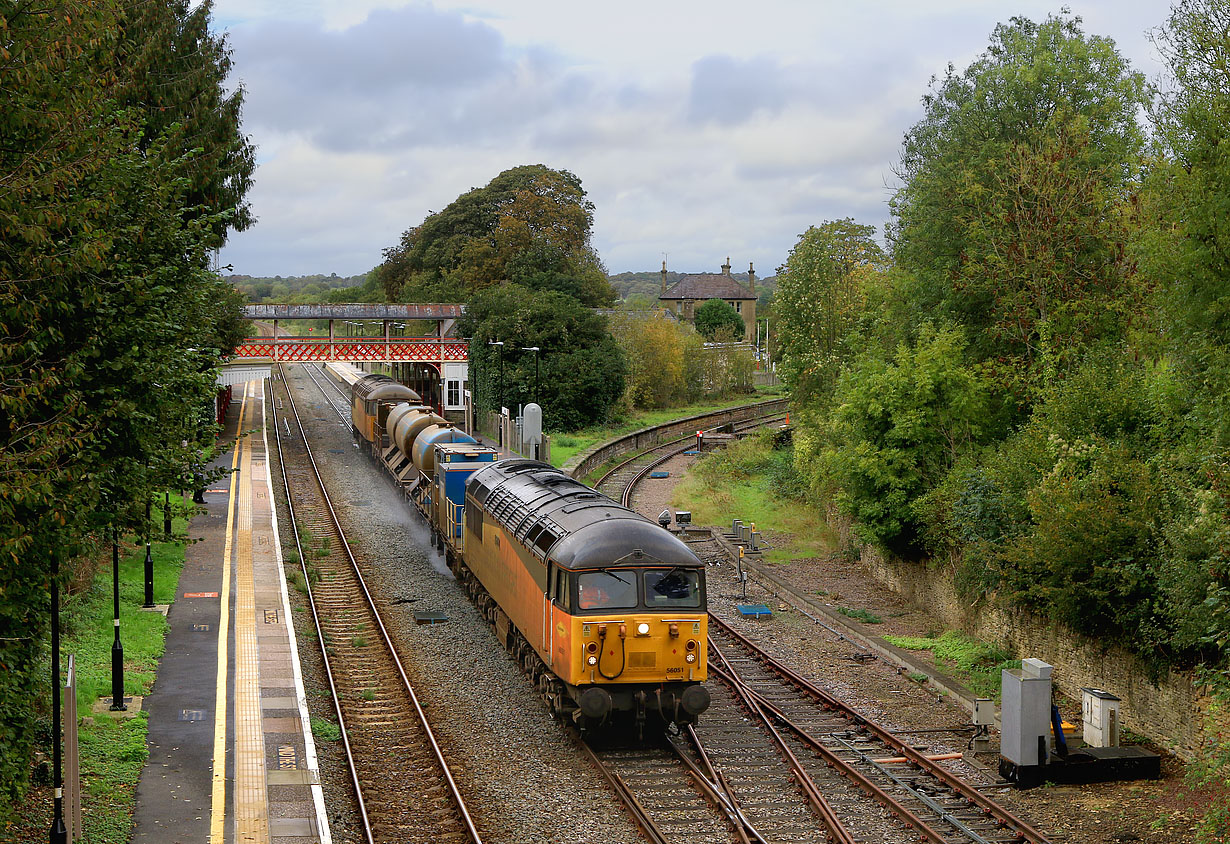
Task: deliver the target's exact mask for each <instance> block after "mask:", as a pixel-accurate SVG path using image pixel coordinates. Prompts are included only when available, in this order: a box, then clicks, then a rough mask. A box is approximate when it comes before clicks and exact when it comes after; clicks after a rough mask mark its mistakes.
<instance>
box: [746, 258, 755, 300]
mask: <svg viewBox="0 0 1230 844" xmlns="http://www.w3.org/2000/svg"><path fill="white" fill-rule="evenodd" d="M747 286H748V287H750V288H751V290H752V292H753V293H755V292H756V268H755V267H754V266H752V262H751V261H748V262H747Z"/></svg>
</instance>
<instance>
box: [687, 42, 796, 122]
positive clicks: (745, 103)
mask: <svg viewBox="0 0 1230 844" xmlns="http://www.w3.org/2000/svg"><path fill="white" fill-rule="evenodd" d="M788 97H789V93H788V90H787V86H786V85H785V84H784V80H783V73H782V70H781V68H780V67H778V65H777V63H776V62H775V61H773V60H772V59H769V58H753V59H749V60H747V61H740V60H739V59H735V58H731V57H730V56H706V57H704V58H702V59H700V60H699V61H697V62H696V63H695V64H693V65H692V86H691V90H690V91H689V94H688V119H689V120H691V121H693V122H695V123H723V124H727V125H731V124H734V125H737V124H740V123H743V122H745V121H747V120H749V119H751V118H752V116H753V115H755V114H757V113H760V112H768V113H770V114H772V113H775V112H777V111H778V110H780V109H781V108H782V107H783V106H784V105H785V103H786V101H787V99H788Z"/></svg>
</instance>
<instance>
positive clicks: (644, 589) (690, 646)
mask: <svg viewBox="0 0 1230 844" xmlns="http://www.w3.org/2000/svg"><path fill="white" fill-rule="evenodd" d="M697 562H698V563H699V561H697ZM704 578H705V571H704V568H703V567H700V566H699V565H679V564H674V565H665V564H661V563H659V562H658V561H656V560H653V559H652V558H651V557H649V556H648V554H647V553H646V552H644V551H641V550H639V549H638V551H637V552H634V553H633V555H632V558H631V559H625V560H624V561H622V564H621V565H620V566H619V567H610V566H608V567H606V568H596V569H577V570H573V571H561V573H560V575H559V580H560V587H561V588H560V592H561V593H562V594H559V595H557V600H556V601H553V602H552V612H553V618H552V621H553V623H554V627H555V630H554V631H553V633H554V638H555V641H553V642H551V650H552V656H553V659H552V668H553V669H554V671H555V673H556V674H557V676H558V677H559V678H560V680H562V681H563V682H564V683H565V684H566V686H567V687H568V692H569V697H571V698H572V699H573V700H574V701H575V702H576V705H577V706H578V708H579V710H580V713H581V714H582V715H584V716H585V718H587V719H588V720H589V721H590V722H600V721H602V720H604V719H606V718H607V717H608V716H609V715H611V714H612V713H617V712H629V713H633V714H635V715H636V716H637V717H638V718H643V717H644V716H645V714H646V713H647V712H657V713H659V714H660V715H661V717H662V718H663V719H664V720H666V721H671V722H674V723H690V722H694V721H695V720H696V718H697V716H699V715H700V714H701V713H702V712H704V711H705V709H706V708H707V707H708V706H709V693H708V690H707V689H705V687H704V686H703V685H701V683H703V682H704V681H705V680H706V679H707V666H708V653H707V647H706V642H707V635H706V634H707V631H708V615H707V613H706V611H705V579H704Z"/></svg>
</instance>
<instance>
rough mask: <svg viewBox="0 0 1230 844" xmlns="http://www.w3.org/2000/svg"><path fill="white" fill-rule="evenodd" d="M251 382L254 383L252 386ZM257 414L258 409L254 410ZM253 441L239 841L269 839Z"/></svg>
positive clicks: (238, 717)
mask: <svg viewBox="0 0 1230 844" xmlns="http://www.w3.org/2000/svg"><path fill="white" fill-rule="evenodd" d="M251 386H252V382H249V388H251ZM254 401H255V399H254ZM253 413H254V414H255V410H254V411H253ZM254 445H255V443H253V445H252V446H249V447H247V448H245V449H244V453H243V464H242V469H241V470H240V474H241V476H242V477H243V478H245V479H246V482H245V483H242V484H240V487H239V513H238V521H239V524H238V530H237V531H236V543H237V548H236V554H235V575H236V578H235V841H236V842H242V844H268V842H269V804H268V802H267V800H266V790H265V732H264V725H263V723H262V720H261V678H260V652H259V648H258V646H257V641H256V584H255V582H254V577H253V570H252V448H253V447H254Z"/></svg>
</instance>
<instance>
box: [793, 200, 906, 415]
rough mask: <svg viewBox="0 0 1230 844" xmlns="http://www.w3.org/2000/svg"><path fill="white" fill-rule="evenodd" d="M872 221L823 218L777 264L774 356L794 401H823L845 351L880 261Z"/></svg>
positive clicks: (831, 386)
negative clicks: (776, 343)
mask: <svg viewBox="0 0 1230 844" xmlns="http://www.w3.org/2000/svg"><path fill="white" fill-rule="evenodd" d="M874 237H875V227H874V226H864V225H859V224H858V223H855V222H854V220H852V219H850V218H846V219H844V220H837V221H832V222H829V221H826V222H824V223H821V224H820V225H819V226H812V227H811V228H809V229H808V230H807V231H806V232H804V233H803V234H801V235H799V242H798V243H796V244H795V245H794V247H793V248H792V249H791V250H790V256H789V257H788V258H787V259H786V264H785V266H782V267H779V268H778V270H777V278H778V287H777V294H776V296H775V298H774V300H773V302H774V308H773V313H774V318H775V320H776V328H777V336H778V338H779V342H780V343H781V348H780V350H779V356H780V357H779V360H780V362H781V366H782V370H783V375H784V376H785V378H786V382H787V383H788V384H789V385H790V387H791V392H792V395H793V397H794V400H795V401H796V402H802V403H807V402H810V401H813V400H820V401H827V399H828V395H829V394H830V393H831V392H832V389H833V386H834V385H835V384H836V382H837V375H838V373H839V372H840V371H841V368H842V366H843V365H844V363H845V362H846V358H847V357H848V340H849V336H848V335H849V333H850V331H851V329H852V328H853V327H854V325H855V323H856V320H857V318H858V316H859V315H860V313H861V312H862V310H863V305H864V302H865V299H866V287H867V283H868V280H869V278H870V277H871V275H872V274H874V273H876V272H877V271H878V269H879V268H880V267H881V266H882V265H883V263H884V260H885V258H884V252H883V250H882V249H880V246H879V244H877V243H876V242H875V240H874Z"/></svg>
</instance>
